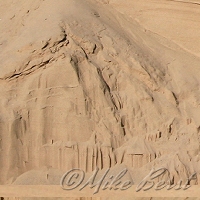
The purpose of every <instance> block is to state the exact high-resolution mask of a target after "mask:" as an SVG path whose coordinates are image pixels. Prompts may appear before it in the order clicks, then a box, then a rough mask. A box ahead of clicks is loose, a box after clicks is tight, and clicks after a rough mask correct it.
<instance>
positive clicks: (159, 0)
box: [0, 0, 200, 199]
mask: <svg viewBox="0 0 200 200" xmlns="http://www.w3.org/2000/svg"><path fill="white" fill-rule="evenodd" d="M199 38H200V1H199V0H193V1H192V0H187V1H186V0H182V1H179V0H140V1H137V0H126V1H124V0H123V1H122V0H28V1H22V0H6V1H3V0H0V83H1V84H0V95H1V98H0V110H1V113H0V130H1V132H0V169H1V170H0V184H1V185H6V184H12V185H58V184H59V182H60V178H61V177H62V175H63V173H65V172H66V171H67V170H70V169H72V168H81V169H83V170H84V171H85V172H86V173H87V176H88V177H89V176H90V175H91V173H92V171H93V170H95V169H96V168H97V167H98V168H99V169H102V170H105V169H107V168H111V169H113V173H114V174H117V173H118V172H119V170H121V169H122V168H123V167H126V168H128V170H129V174H128V177H131V178H132V179H133V180H134V183H135V184H138V183H139V182H140V181H141V180H142V179H143V178H144V177H145V176H146V175H147V174H148V173H149V172H150V171H151V169H153V168H155V169H157V168H160V167H164V168H166V169H168V170H169V172H170V175H169V177H167V178H169V179H170V180H171V181H173V182H174V183H177V182H178V181H179V180H183V181H186V180H187V179H188V177H189V176H190V175H191V174H193V173H197V177H196V179H195V180H194V181H192V182H191V184H192V185H193V184H197V185H199V183H200V157H199V152H200V79H199V77H200V40H199ZM101 173H103V172H101ZM165 178H166V177H165ZM108 199H109V198H108Z"/></svg>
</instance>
